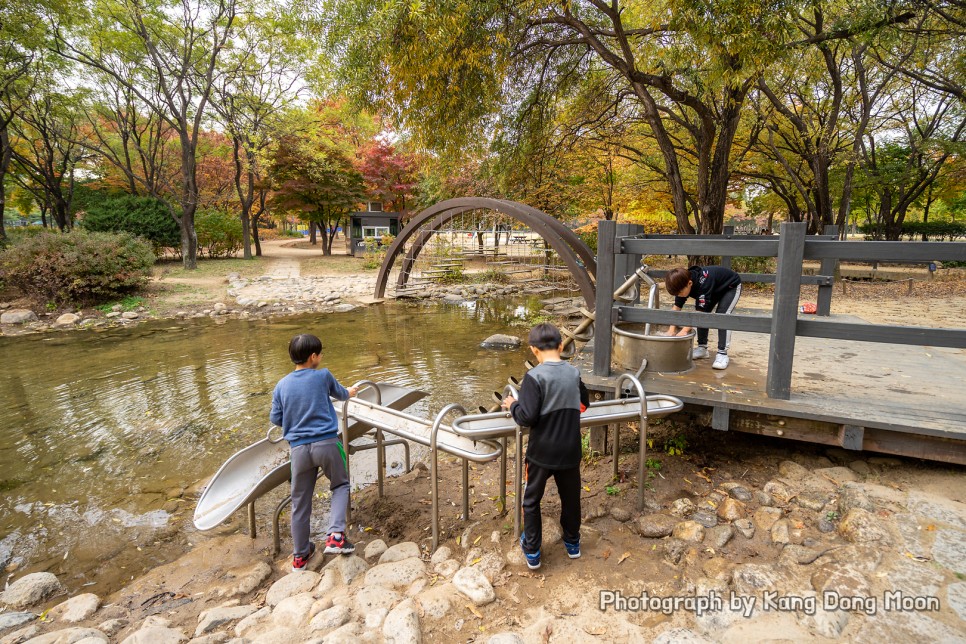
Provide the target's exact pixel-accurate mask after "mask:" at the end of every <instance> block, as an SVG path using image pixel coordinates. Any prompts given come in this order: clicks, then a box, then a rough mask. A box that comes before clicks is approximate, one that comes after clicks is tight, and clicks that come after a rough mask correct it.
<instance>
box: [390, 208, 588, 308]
mask: <svg viewBox="0 0 966 644" xmlns="http://www.w3.org/2000/svg"><path fill="white" fill-rule="evenodd" d="M470 210H493V211H495V212H499V213H500V214H503V215H507V216H509V217H512V218H513V219H516V220H517V221H519V222H520V223H522V224H525V225H527V226H529V227H530V229H531V230H533V231H534V232H536V233H537V234H539V235H540V236H541V237H542V238H543V239H544V241H546V242H547V244H549V245H550V247H551V248H552V249H553V250H554V251H555V252H556V253H557V255H558V256H559V257H560V259H561V260H563V262H564V264H566V266H567V268H568V269H569V270H570V272H571V274H572V275H573V277H574V280H575V281H576V282H577V286H578V287H579V288H580V294H581V296H583V298H584V302H585V303H586V304H587V307H588V308H589V309H591V310H593V308H594V304H595V295H594V293H595V291H594V275H595V274H596V272H597V263H596V259H595V258H594V255H593V253H592V252H591V251H590V249H589V248H587V245H586V244H584V243H583V242H582V241H581V240H580V238H579V237H577V235H576V234H575V233H574V232H573V231H572V230H570V229H569V228H567V227H566V226H564V225H563V224H562V223H560V222H559V221H557V220H556V219H554V218H553V217H551V216H549V215H547V214H546V213H544V212H541V211H539V210H537V209H536V208H532V207H530V206H526V205H524V204H520V203H516V202H514V201H505V200H502V199H491V198H488V197H459V198H456V199H448V200H446V201H441V202H440V203H438V204H436V205H433V206H430V207H429V208H426V209H425V210H423V211H422V212H420V213H418V214H417V215H415V216H414V217H413V218H412V219H411V220H410V222H409V223H408V224H407V225H406V227H405V228H404V229H403V230H402V231H400V233H399V235H398V236H397V237H396V239H394V240H393V242H392V243H391V244H390V245H389V248H388V249H387V250H386V258H385V259H384V260H383V262H382V266H380V267H379V274H378V275H377V276H376V290H375V296H376V297H377V298H382V297H384V296H385V294H386V286H387V285H388V282H389V273H390V272H391V271H392V267H393V265H394V264H395V262H396V258H397V257H398V256H399V255H400V254H402V252H403V248H404V247H405V245H406V243H407V242H408V241H409V240H410V239H412V238H413V237H415V236H416V235H417V234H418V235H419V237H418V238H417V239H416V240H415V241H414V242H413V244H412V246H411V247H410V249H409V251H408V252H406V254H405V257H404V258H403V264H402V267H401V268H402V270H400V272H399V278H398V279H397V281H396V284H397V286H403V285H405V284H406V282H407V281H408V279H409V273H410V270H411V268H412V265H413V263H414V262H415V261H416V258H417V257H418V256H419V253H420V252H421V251H422V249H423V247H424V246H425V245H426V242H427V241H429V238H430V237H431V236H432V234H433V233H434V232H435V231H437V230H439V229H440V228H442V227H443V226H444V225H445V224H446V223H447V222H449V221H450V220H452V219H453V218H454V217H456V216H458V215H460V214H462V213H464V212H467V211H470ZM427 222H430V223H429V225H424V224H426V223H427Z"/></svg>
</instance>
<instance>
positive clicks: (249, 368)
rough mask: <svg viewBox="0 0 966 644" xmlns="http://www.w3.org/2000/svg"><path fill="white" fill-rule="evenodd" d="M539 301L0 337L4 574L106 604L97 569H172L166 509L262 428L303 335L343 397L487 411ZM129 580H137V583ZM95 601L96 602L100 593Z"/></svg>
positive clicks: (175, 512) (174, 521)
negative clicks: (361, 385) (51, 581)
mask: <svg viewBox="0 0 966 644" xmlns="http://www.w3.org/2000/svg"><path fill="white" fill-rule="evenodd" d="M537 306H538V305H537V304H536V303H535V302H525V303H521V302H520V301H512V302H510V301H507V302H494V301H490V302H485V303H481V304H478V305H472V306H468V307H464V306H451V307H436V306H427V305H422V304H414V305H404V304H394V305H384V306H378V307H370V308H368V309H364V310H359V311H354V312H350V313H347V314H339V315H326V316H319V315H306V316H299V317H291V318H283V319H276V320H250V321H246V320H228V321H227V322H224V323H220V324H219V323H215V322H214V321H211V320H200V321H192V322H185V323H184V324H183V325H177V326H175V325H172V324H171V323H170V322H158V323H149V324H144V325H141V326H139V327H137V328H133V329H110V330H105V331H102V332H92V331H78V332H71V333H61V334H57V335H54V336H48V337H40V336H21V337H17V338H0V364H2V365H3V368H2V369H0V401H2V406H0V493H2V495H0V569H2V568H4V567H7V568H8V569H9V568H18V569H19V570H18V573H17V574H18V575H19V574H21V573H22V572H23V571H25V570H31V571H32V570H51V571H52V572H54V573H57V574H59V575H65V579H64V581H65V583H67V584H68V585H70V586H72V587H78V586H80V585H82V584H84V583H86V582H91V581H96V582H97V584H98V585H99V586H100V587H101V588H100V590H105V588H104V586H105V584H106V582H105V581H104V578H105V577H104V570H103V569H102V563H101V562H104V561H106V560H108V559H109V558H112V557H114V558H116V559H115V561H114V562H113V563H114V564H117V563H118V562H120V561H124V562H125V565H126V568H125V573H124V574H125V575H130V574H136V573H137V572H140V569H144V568H146V567H148V566H151V565H156V564H157V563H159V562H161V561H163V560H166V559H170V558H172V557H173V556H174V555H175V554H176V551H177V549H178V548H180V547H181V542H180V541H179V540H178V538H175V539H174V541H172V542H171V546H172V547H171V548H170V549H169V550H170V551H164V548H158V547H155V548H154V550H153V551H152V552H151V553H150V554H141V555H140V556H135V555H132V554H131V552H130V551H131V550H132V549H133V548H134V546H136V545H139V544H140V545H156V544H158V543H160V540H162V539H165V538H168V537H170V535H171V534H175V533H176V534H178V535H179V536H180V538H181V539H182V540H183V538H184V536H183V535H185V534H190V528H186V527H185V520H186V518H187V517H188V516H190V510H191V509H192V508H191V507H190V505H191V504H190V503H184V504H182V505H180V506H179V505H178V504H177V503H176V502H172V501H171V499H173V498H176V497H177V496H179V495H180V494H181V491H182V490H183V489H184V488H186V487H189V486H191V485H192V484H194V483H195V482H197V481H199V480H201V479H203V478H206V477H208V476H210V475H211V474H213V473H214V472H215V470H216V469H217V468H218V466H220V464H221V463H222V462H223V461H224V460H225V459H226V458H227V457H228V456H229V455H230V454H231V453H233V452H234V451H236V450H237V449H240V448H241V447H243V446H245V445H247V444H249V443H251V442H253V441H254V440H257V439H259V438H261V437H262V436H263V435H264V432H265V430H266V429H267V428H268V420H267V415H268V408H269V405H270V394H271V391H272V388H273V387H274V385H275V383H276V382H277V381H278V379H279V378H281V377H282V376H283V375H284V374H285V373H287V372H288V371H289V370H290V369H291V364H290V363H289V361H288V356H287V354H286V351H285V346H286V344H287V342H288V339H289V338H290V337H291V336H292V335H294V334H295V333H298V332H303V331H309V332H313V333H316V334H317V335H319V337H321V338H322V341H323V344H324V358H323V361H324V363H325V365H326V366H328V367H329V368H330V369H332V371H333V372H334V373H335V374H336V375H337V377H338V378H339V379H340V380H341V381H342V382H343V383H352V382H354V381H357V380H360V379H363V378H369V379H372V380H384V381H389V382H393V383H397V384H402V385H406V386H412V387H419V388H422V389H424V390H426V391H428V392H430V395H429V396H428V397H427V398H426V399H424V400H423V401H421V402H420V403H419V404H418V405H417V406H415V407H414V410H415V411H416V412H417V413H423V414H427V413H429V412H430V411H433V412H435V411H436V410H438V409H439V408H440V407H442V406H443V405H445V404H447V403H449V402H460V403H461V404H463V405H464V406H466V407H467V408H468V409H470V408H475V406H476V405H478V404H486V403H487V401H488V399H489V395H490V392H491V391H492V390H493V389H499V388H501V383H503V382H505V381H506V378H507V376H509V375H520V373H519V372H520V371H521V370H522V363H523V360H524V359H525V358H526V356H525V355H524V353H523V352H522V351H517V352H494V351H484V350H481V349H479V348H478V345H479V343H480V341H481V340H482V339H484V338H485V337H486V336H487V335H490V334H492V333H516V334H517V335H523V334H524V333H525V327H519V326H518V327H511V326H510V325H511V323H512V322H513V321H514V320H515V319H519V318H520V317H522V316H526V315H529V314H531V313H532V312H533V311H534V310H535V308H536V307H537ZM139 567H140V569H139ZM95 590H98V589H95Z"/></svg>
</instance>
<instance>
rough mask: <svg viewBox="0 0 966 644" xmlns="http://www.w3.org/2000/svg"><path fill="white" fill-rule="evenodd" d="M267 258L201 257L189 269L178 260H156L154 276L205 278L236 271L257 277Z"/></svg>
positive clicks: (265, 264) (262, 272) (246, 275)
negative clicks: (195, 265) (195, 266)
mask: <svg viewBox="0 0 966 644" xmlns="http://www.w3.org/2000/svg"><path fill="white" fill-rule="evenodd" d="M267 265H268V262H267V260H265V259H264V258H262V257H256V258H254V259H238V258H237V257H232V258H229V259H201V258H198V268H197V269H195V270H193V271H189V270H185V268H184V267H183V266H182V265H181V263H180V262H174V261H171V262H158V263H157V264H155V265H154V275H155V277H173V278H194V279H198V278H205V277H224V276H225V275H227V274H228V273H238V274H239V275H241V276H242V277H257V276H259V275H264V274H265V268H266V266H267Z"/></svg>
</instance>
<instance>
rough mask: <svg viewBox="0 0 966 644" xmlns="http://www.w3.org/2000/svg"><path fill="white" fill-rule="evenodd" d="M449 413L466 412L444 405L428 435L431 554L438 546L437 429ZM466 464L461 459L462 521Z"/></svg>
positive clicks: (452, 405)
mask: <svg viewBox="0 0 966 644" xmlns="http://www.w3.org/2000/svg"><path fill="white" fill-rule="evenodd" d="M451 411H458V412H460V414H461V415H463V416H465V415H466V410H465V409H463V407H462V405H459V404H457V403H450V404H449V405H446V406H445V407H443V408H442V409H441V410H439V413H438V414H436V419H435V420H434V421H433V429H432V430H431V431H430V434H429V452H430V454H431V455H432V458H431V459H430V462H429V478H430V492H431V495H432V500H433V552H435V551H436V548H437V547H438V546H439V478H438V477H437V473H438V472H439V450H438V449H437V447H436V445H437V439H438V438H439V428H440V426H441V425H442V424H443V419H444V418H446V415H447V414H448V413H450V412H451ZM467 475H468V472H467V462H466V459H465V458H464V459H463V513H464V519H465V518H468V514H469V507H468V505H469V500H468V498H467V495H468V494H469V493H468V491H467V486H466V479H467Z"/></svg>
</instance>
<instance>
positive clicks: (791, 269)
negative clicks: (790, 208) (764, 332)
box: [767, 222, 807, 400]
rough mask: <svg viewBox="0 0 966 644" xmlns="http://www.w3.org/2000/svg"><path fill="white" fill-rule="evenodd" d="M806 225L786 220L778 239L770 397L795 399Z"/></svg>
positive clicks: (769, 362)
mask: <svg viewBox="0 0 966 644" xmlns="http://www.w3.org/2000/svg"><path fill="white" fill-rule="evenodd" d="M806 225H807V224H805V223H804V222H785V223H784V224H782V228H781V236H780V238H779V242H778V272H777V274H776V275H775V298H774V301H773V303H772V314H771V342H770V350H769V353H768V386H767V391H768V397H769V398H777V399H780V400H788V399H789V398H791V391H792V364H793V361H794V358H795V334H796V325H797V323H798V302H799V297H800V293H801V288H802V258H803V256H804V254H805V227H806Z"/></svg>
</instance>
